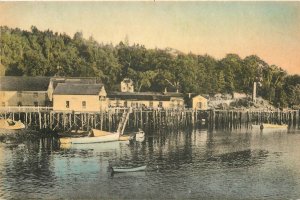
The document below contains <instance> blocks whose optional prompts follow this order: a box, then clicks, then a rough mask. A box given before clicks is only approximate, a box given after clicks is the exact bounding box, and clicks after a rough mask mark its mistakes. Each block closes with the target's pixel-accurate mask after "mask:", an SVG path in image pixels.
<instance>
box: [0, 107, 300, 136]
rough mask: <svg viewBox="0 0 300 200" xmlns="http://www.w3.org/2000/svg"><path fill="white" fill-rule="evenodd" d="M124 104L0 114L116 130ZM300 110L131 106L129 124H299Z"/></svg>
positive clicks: (33, 122)
mask: <svg viewBox="0 0 300 200" xmlns="http://www.w3.org/2000/svg"><path fill="white" fill-rule="evenodd" d="M127 110H128V108H110V109H108V110H105V111H99V112H63V111H53V109H52V108H51V107H2V108H0V118H11V119H13V120H21V121H22V122H23V123H24V124H25V125H26V127H28V128H30V129H36V130H42V129H48V130H53V131H72V130H81V131H87V130H90V129H91V128H95V129H100V130H107V131H116V129H117V127H118V124H119V121H120V120H121V118H122V114H123V113H124V112H125V111H127ZM299 113H300V110H286V111H280V110H277V111H264V110H260V111H258V110H192V109H167V110H166V109H155V110H150V109H148V110H146V109H141V108H138V109H132V112H131V113H130V114H129V120H128V122H127V127H129V128H150V129H159V128H169V129H173V128H174V129H179V128H186V127H201V126H204V127H206V128H210V129H215V128H216V129H218V128H238V127H241V126H242V125H244V124H246V125H250V124H260V123H277V124H282V123H283V124H289V126H294V127H299V125H300V121H299Z"/></svg>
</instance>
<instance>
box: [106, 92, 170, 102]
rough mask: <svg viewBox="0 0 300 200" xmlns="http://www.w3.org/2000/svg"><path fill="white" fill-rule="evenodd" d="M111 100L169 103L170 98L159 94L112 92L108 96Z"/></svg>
mask: <svg viewBox="0 0 300 200" xmlns="http://www.w3.org/2000/svg"><path fill="white" fill-rule="evenodd" d="M107 97H108V98H110V99H122V100H145V101H153V100H157V101H169V100H170V96H166V95H164V94H162V93H159V92H110V93H109V94H108V95H107Z"/></svg>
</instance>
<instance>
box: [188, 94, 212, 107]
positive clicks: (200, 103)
mask: <svg viewBox="0 0 300 200" xmlns="http://www.w3.org/2000/svg"><path fill="white" fill-rule="evenodd" d="M191 102H192V108H193V109H194V110H207V109H208V103H207V102H208V100H207V99H206V98H205V97H203V96H201V95H196V96H194V97H191Z"/></svg>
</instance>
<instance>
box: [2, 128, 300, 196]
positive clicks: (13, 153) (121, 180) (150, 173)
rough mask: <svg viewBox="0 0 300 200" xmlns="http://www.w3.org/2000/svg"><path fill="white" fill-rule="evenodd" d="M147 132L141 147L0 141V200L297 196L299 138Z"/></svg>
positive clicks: (299, 187)
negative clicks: (119, 169) (121, 170)
mask: <svg viewBox="0 0 300 200" xmlns="http://www.w3.org/2000/svg"><path fill="white" fill-rule="evenodd" d="M294 132H295V133H299V131H298V130H296V131H294ZM146 134H147V137H146V140H145V141H144V142H142V143H140V142H133V143H126V142H115V143H104V144H86V145H74V146H69V147H66V146H61V145H59V144H58V142H57V141H56V140H54V139H53V140H51V139H49V140H40V141H37V142H30V141H28V142H26V143H24V144H17V145H15V146H7V145H4V144H1V145H0V153H1V157H0V170H1V174H0V176H1V179H0V198H5V199H6V198H8V199H9V198H18V197H20V196H22V197H24V198H44V199H45V198H46V199H48V198H54V199H59V198H62V199H66V198H70V199H77V198H80V199H105V198H108V199H112V198H113V199H145V198H147V199H164V198H174V199H176V198H177V199H178V198H179V199H186V198H192V199H193V198H194V199H199V198H200V199H201V198H204V199H207V198H209V199H214V198H216V199H223V198H229V199H240V198H241V197H247V198H248V199H255V198H258V199H261V198H266V197H267V198H270V197H273V198H274V197H275V198H283V197H285V198H292V197H297V196H300V192H299V191H300V171H299V169H300V159H299V156H298V153H299V151H300V146H299V145H298V144H299V142H300V134H283V133H278V132H273V134H271V133H254V132H252V131H251V130H248V129H237V130H214V131H208V130H193V129H189V130H185V131H172V130H160V131H156V132H150V131H149V130H148V131H147V132H146ZM3 155H4V156H3ZM109 165H114V166H123V167H136V166H142V165H147V170H146V171H145V172H138V173H125V174H117V175H114V176H113V177H111V176H110V173H109V172H108V171H107V168H108V166H109ZM275 169H276V170H275ZM257 174H259V177H258V176H256V175H257ZM278 180H280V181H278ZM237 183H238V184H237ZM282 184H284V186H282ZM261 188H263V189H261ZM275 189H276V191H274V190H275ZM297 191H298V192H297Z"/></svg>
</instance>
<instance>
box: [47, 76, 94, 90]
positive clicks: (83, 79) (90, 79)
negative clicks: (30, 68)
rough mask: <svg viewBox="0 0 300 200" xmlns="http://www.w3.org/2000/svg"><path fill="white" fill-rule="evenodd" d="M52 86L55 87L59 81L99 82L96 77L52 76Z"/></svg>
mask: <svg viewBox="0 0 300 200" xmlns="http://www.w3.org/2000/svg"><path fill="white" fill-rule="evenodd" d="M51 82H52V86H53V88H54V89H55V88H56V86H57V84H58V83H78V84H79V83H82V84H97V83H98V81H97V78H96V77H53V78H51Z"/></svg>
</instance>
